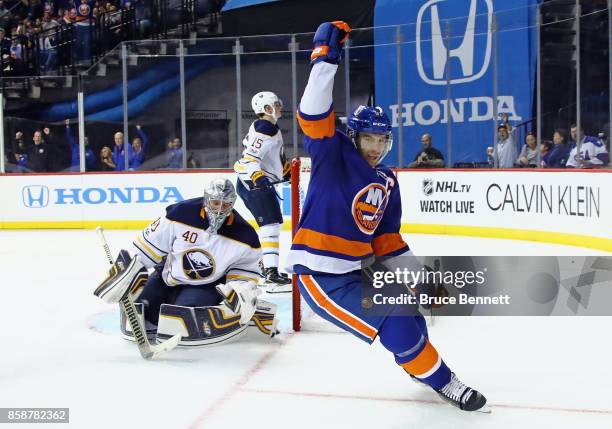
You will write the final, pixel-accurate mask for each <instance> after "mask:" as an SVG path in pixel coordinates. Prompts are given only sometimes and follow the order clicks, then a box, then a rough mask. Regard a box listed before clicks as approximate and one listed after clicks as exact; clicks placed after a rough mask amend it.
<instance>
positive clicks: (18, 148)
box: [13, 131, 28, 173]
mask: <svg viewBox="0 0 612 429" xmlns="http://www.w3.org/2000/svg"><path fill="white" fill-rule="evenodd" d="M13 153H14V155H15V163H16V164H17V169H16V171H17V173H25V172H26V171H27V163H28V146H27V145H26V143H25V141H24V140H23V133H22V132H21V131H17V133H15V143H14V144H13Z"/></svg>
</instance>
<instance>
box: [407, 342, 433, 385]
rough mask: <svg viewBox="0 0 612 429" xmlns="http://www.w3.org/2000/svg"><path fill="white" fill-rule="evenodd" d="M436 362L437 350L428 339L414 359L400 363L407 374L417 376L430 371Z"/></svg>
mask: <svg viewBox="0 0 612 429" xmlns="http://www.w3.org/2000/svg"><path fill="white" fill-rule="evenodd" d="M437 363H438V352H437V351H436V349H435V348H434V346H432V345H431V343H430V342H429V341H427V343H426V344H425V348H424V349H423V350H421V353H419V354H418V355H417V356H416V357H415V358H414V359H412V360H411V361H410V362H406V363H403V364H401V366H402V368H404V369H405V370H406V371H407V372H408V373H409V374H412V375H414V376H416V377H418V376H419V375H421V374H425V373H427V372H428V371H430V370H431V369H432V368H433V367H434V366H436V364H437Z"/></svg>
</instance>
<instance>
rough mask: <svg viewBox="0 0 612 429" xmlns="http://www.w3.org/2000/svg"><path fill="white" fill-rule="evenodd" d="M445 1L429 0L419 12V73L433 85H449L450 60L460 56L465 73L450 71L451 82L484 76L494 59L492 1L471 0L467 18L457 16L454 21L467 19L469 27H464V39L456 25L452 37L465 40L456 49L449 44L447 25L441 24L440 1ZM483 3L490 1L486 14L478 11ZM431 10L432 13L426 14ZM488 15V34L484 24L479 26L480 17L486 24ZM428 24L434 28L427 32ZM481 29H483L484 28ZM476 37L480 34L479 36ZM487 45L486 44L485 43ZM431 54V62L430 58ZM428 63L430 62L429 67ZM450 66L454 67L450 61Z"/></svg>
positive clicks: (460, 62) (462, 81)
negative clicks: (492, 52) (447, 71)
mask: <svg viewBox="0 0 612 429" xmlns="http://www.w3.org/2000/svg"><path fill="white" fill-rule="evenodd" d="M444 1H445V0H429V1H428V2H427V3H425V4H424V5H423V6H421V9H419V13H418V15H417V22H416V57H417V68H418V71H419V76H420V77H421V79H423V81H425V82H427V83H428V84H430V85H446V83H447V77H446V73H445V71H446V68H447V64H446V62H447V61H452V59H454V58H456V59H457V60H458V61H459V65H460V66H461V73H460V74H459V73H458V71H457V72H454V73H449V74H450V77H449V79H448V81H449V82H450V83H451V84H456V83H466V82H472V81H474V80H477V79H480V78H481V77H482V76H483V75H484V74H485V73H486V71H487V69H488V68H489V62H490V60H491V23H492V20H493V3H492V0H470V9H469V12H468V14H467V20H465V21H464V20H457V19H456V18H455V19H454V20H453V21H454V22H455V23H459V22H460V23H461V24H463V23H464V22H465V28H462V30H461V31H462V32H463V38H462V39H461V37H460V36H461V34H455V32H458V30H456V25H455V27H454V28H453V31H452V32H451V37H450V40H460V41H461V43H460V45H459V46H458V47H456V48H454V49H451V48H450V47H449V46H446V45H445V41H446V40H445V37H444V35H445V34H446V32H447V31H446V27H445V28H443V26H442V25H441V24H440V16H439V11H438V3H443V2H444ZM453 1H456V0H453ZM479 4H486V8H487V10H486V13H485V12H484V11H480V13H476V12H477V10H478V5H479ZM428 11H429V14H427V13H426V12H428ZM485 17H486V25H487V26H486V33H485V32H484V30H485V28H484V26H482V27H481V26H479V27H477V25H478V24H479V22H477V20H479V21H482V23H483V24H484V22H483V21H484V20H485ZM427 24H429V27H430V31H429V32H428V31H427ZM477 28H478V31H477ZM481 28H482V31H481V30H480V29H481ZM476 36H478V39H477V38H476ZM429 42H431V43H429ZM477 42H478V43H477ZM449 43H450V42H449ZM485 44H486V46H484V45H485ZM453 45H454V44H453ZM481 51H482V52H481ZM430 57H431V62H430V61H429V60H428V59H429V58H430ZM430 64H431V65H430ZM451 64H452V63H451ZM425 65H429V67H426V66H425ZM448 69H449V70H451V67H450V64H449V65H448ZM453 70H454V69H453Z"/></svg>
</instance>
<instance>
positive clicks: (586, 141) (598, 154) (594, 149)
mask: <svg viewBox="0 0 612 429" xmlns="http://www.w3.org/2000/svg"><path fill="white" fill-rule="evenodd" d="M578 158H579V159H582V160H584V161H588V162H590V163H591V165H608V163H609V162H610V155H609V154H608V151H607V150H606V146H605V145H604V144H603V142H602V141H601V140H599V139H597V138H595V137H592V136H585V137H584V138H583V139H582V144H581V145H580V156H578V146H576V144H574V145H572V150H571V151H570V154H569V157H568V158H567V163H566V164H565V166H566V167H577V166H578V160H577V159H578Z"/></svg>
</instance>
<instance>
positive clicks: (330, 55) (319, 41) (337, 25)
mask: <svg viewBox="0 0 612 429" xmlns="http://www.w3.org/2000/svg"><path fill="white" fill-rule="evenodd" d="M350 32H351V27H350V26H349V25H348V24H347V23H346V22H344V21H333V22H324V23H323V24H321V25H319V28H317V32H316V33H315V35H314V38H313V39H312V41H313V42H314V50H313V51H312V54H311V55H310V64H316V63H318V62H321V61H325V62H328V63H330V64H338V63H339V62H340V52H341V51H342V46H343V45H344V42H346V41H347V39H348V35H349V33H350Z"/></svg>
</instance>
